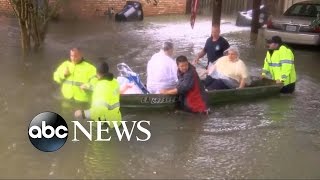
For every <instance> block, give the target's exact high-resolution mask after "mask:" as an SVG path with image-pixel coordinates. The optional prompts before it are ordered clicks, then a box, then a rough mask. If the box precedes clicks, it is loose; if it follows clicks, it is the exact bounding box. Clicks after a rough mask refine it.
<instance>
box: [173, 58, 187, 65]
mask: <svg viewBox="0 0 320 180" xmlns="http://www.w3.org/2000/svg"><path fill="white" fill-rule="evenodd" d="M182 62H188V59H187V57H186V56H178V57H177V59H176V63H177V65H178V64H179V63H182Z"/></svg>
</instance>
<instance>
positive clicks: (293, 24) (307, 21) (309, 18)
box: [264, 0, 320, 45]
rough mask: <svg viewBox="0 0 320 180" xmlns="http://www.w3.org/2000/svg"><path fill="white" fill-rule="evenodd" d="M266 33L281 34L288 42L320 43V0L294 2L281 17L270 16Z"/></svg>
mask: <svg viewBox="0 0 320 180" xmlns="http://www.w3.org/2000/svg"><path fill="white" fill-rule="evenodd" d="M264 35H265V38H267V39H269V38H270V37H272V36H275V35H277V36H280V37H281V38H282V40H283V41H284V42H287V43H293V44H306V45H320V1H319V0H318V1H316V0H313V1H303V2H299V3H296V4H293V5H292V6H291V7H290V8H288V9H287V10H286V11H285V13H284V14H283V15H281V16H280V17H278V18H270V20H269V21H268V22H267V28H266V29H265V32H264Z"/></svg>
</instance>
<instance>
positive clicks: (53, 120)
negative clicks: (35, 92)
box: [28, 112, 151, 152]
mask: <svg viewBox="0 0 320 180" xmlns="http://www.w3.org/2000/svg"><path fill="white" fill-rule="evenodd" d="M71 122H72V124H73V127H74V135H73V139H72V141H75V142H77V141H80V140H78V139H77V132H78V130H79V131H80V132H81V133H82V134H84V135H85V136H86V137H87V138H88V139H89V140H90V141H92V139H93V138H92V137H93V131H92V127H96V130H97V131H96V133H97V134H96V137H97V138H96V139H95V140H94V141H110V140H111V138H112V137H111V136H109V137H107V136H106V137H104V136H103V132H105V133H109V128H108V127H105V126H103V124H104V123H107V124H108V125H109V126H110V124H109V123H112V125H113V126H114V130H115V132H116V135H117V138H118V140H119V141H121V140H122V139H123V138H124V136H126V138H127V140H128V141H130V140H131V138H132V135H133V131H134V129H135V128H137V129H138V130H139V131H140V132H142V133H144V134H145V135H144V137H145V136H146V137H145V138H140V137H138V136H136V137H135V138H136V140H137V141H148V140H149V139H150V138H151V133H150V131H149V130H148V129H147V128H145V127H143V126H142V125H143V124H144V125H145V124H147V125H148V126H150V121H132V122H127V121H121V128H120V126H118V123H119V122H117V121H111V122H108V121H97V122H94V121H87V123H89V130H87V129H86V128H85V127H83V126H82V124H80V123H79V122H78V121H71ZM127 123H132V124H133V126H132V128H131V129H129V128H128V127H127ZM105 133H104V134H105ZM28 136H29V139H30V142H31V144H32V145H33V146H34V147H35V148H37V149H39V150H40V151H43V152H53V151H57V150H58V149H60V148H61V147H62V146H63V145H64V144H65V143H66V141H67V139H68V125H67V123H66V121H65V120H64V119H63V118H62V117H61V116H60V115H59V114H57V113H54V112H42V113H40V114H38V115H37V116H36V117H34V118H33V119H32V121H31V123H30V125H29V128H28Z"/></svg>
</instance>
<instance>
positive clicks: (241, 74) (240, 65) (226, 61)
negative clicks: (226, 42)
mask: <svg viewBox="0 0 320 180" xmlns="http://www.w3.org/2000/svg"><path fill="white" fill-rule="evenodd" d="M226 53H227V55H226V56H223V57H221V58H219V59H218V60H217V61H216V62H215V63H214V64H212V65H211V66H209V68H208V71H207V73H208V76H207V77H206V79H205V80H204V81H203V83H204V85H205V87H206V89H207V90H215V89H235V88H244V87H245V86H246V84H248V83H249V81H248V79H249V78H248V71H247V67H246V65H245V63H244V62H243V61H242V60H241V59H239V57H240V53H239V49H238V48H237V47H235V46H231V47H230V48H229V49H227V50H226Z"/></svg>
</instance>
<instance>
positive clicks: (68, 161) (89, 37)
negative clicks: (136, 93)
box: [0, 16, 320, 179]
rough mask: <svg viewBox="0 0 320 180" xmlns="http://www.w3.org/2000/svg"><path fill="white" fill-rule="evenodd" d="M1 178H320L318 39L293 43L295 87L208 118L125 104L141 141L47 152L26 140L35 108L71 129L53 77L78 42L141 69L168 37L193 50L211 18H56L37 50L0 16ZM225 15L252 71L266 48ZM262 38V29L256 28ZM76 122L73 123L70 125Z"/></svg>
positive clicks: (96, 57) (89, 52)
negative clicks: (24, 53) (143, 130)
mask: <svg viewBox="0 0 320 180" xmlns="http://www.w3.org/2000/svg"><path fill="white" fill-rule="evenodd" d="M0 24H1V26H0V60H1V66H0V73H1V76H0V83H1V86H0V115H1V116H0V132H1V136H0V137H1V141H0V148H1V149H0V152H1V153H0V160H1V162H2V163H1V164H0V178H19V179H20V178H29V179H34V178H46V179H47V178H73V179H74V178H88V179H89V178H94V179H97V178H113V179H114V178H137V179H141V178H144V179H153V178H156V179H159V178H161V179H162V178H183V179H187V178H193V179H194V178H201V179H206V178H262V179H265V178H271V179H274V178H286V179H288V178H290V179H291V178H300V179H302V178H303V179H305V178H316V179H319V178H320V171H319V167H320V122H319V120H320V73H319V70H318V69H319V68H318V67H319V65H320V61H319V55H320V52H319V48H318V47H309V46H308V47H305V46H297V47H294V48H295V52H296V69H297V74H298V83H297V89H296V92H295V93H294V94H293V95H290V96H280V97H274V98H269V99H263V100H257V101H252V102H244V103H236V104H229V105H222V106H217V107H212V109H213V113H212V114H210V115H209V117H208V118H205V117H199V116H196V115H190V114H174V113H173V112H163V111H161V112H160V111H157V110H154V111H130V112H125V111H124V112H123V119H124V120H127V121H141V120H146V121H150V122H151V125H150V127H148V129H149V130H150V132H151V134H152V136H151V138H150V140H149V141H147V142H137V141H130V142H128V141H122V142H119V141H116V140H114V141H110V142H94V141H93V142H90V141H89V140H87V139H86V138H85V137H84V136H83V137H81V139H80V142H72V141H71V139H72V137H71V135H70V134H72V133H70V134H69V135H70V137H69V139H68V141H67V142H66V144H65V145H64V146H63V147H62V148H61V149H60V150H58V151H56V152H53V153H44V152H41V151H39V150H37V149H35V148H34V147H33V146H32V144H31V143H30V141H29V138H28V135H27V128H28V125H29V123H30V121H31V120H32V118H33V117H34V116H36V115H37V114H38V113H40V112H43V111H54V112H57V113H59V114H60V115H62V116H63V117H64V119H66V121H67V123H68V126H69V130H70V129H72V128H70V127H72V124H71V121H72V120H74V119H73V117H72V114H73V112H74V110H76V109H77V108H78V105H77V104H72V103H69V104H68V103H66V102H64V101H62V100H61V98H60V96H59V87H58V86H57V85H56V84H55V83H54V82H53V80H52V74H53V71H54V70H55V68H56V67H57V66H58V65H59V64H60V63H61V62H62V61H63V60H64V59H65V58H67V57H68V51H69V49H70V48H71V47H73V46H76V47H80V48H82V49H83V50H84V53H85V57H86V58H88V59H90V60H91V61H92V62H93V63H97V62H99V61H100V60H106V61H108V62H109V64H110V65H111V67H112V70H113V72H115V74H116V69H115V65H116V64H117V63H120V62H125V63H127V64H129V65H130V66H131V67H132V68H133V70H134V71H137V72H139V73H140V74H141V76H142V78H143V79H145V69H146V63H147V61H148V60H149V58H150V57H151V56H152V54H153V53H156V52H158V51H159V48H160V47H161V44H162V42H163V41H165V40H168V39H171V40H172V41H173V42H174V43H175V46H176V56H177V55H180V54H183V55H186V56H187V57H189V58H190V59H193V58H194V57H195V54H196V53H197V52H198V51H199V50H200V49H201V47H203V46H204V43H205V41H206V38H207V37H208V36H209V34H210V25H211V20H210V18H208V17H199V18H197V22H196V24H195V28H194V29H193V30H192V29H191V28H190V25H189V21H188V17H187V16H161V17H148V18H145V20H144V21H143V22H130V23H114V22H111V21H106V20H101V19H99V20H96V21H94V22H73V23H71V22H69V23H66V22H59V23H52V24H51V26H50V32H49V34H48V36H47V39H46V43H45V45H44V47H43V49H42V50H41V51H39V52H38V53H37V54H35V55H32V56H31V57H29V58H26V59H23V58H22V57H21V53H20V52H21V51H20V49H19V47H20V44H19V43H20V42H19V28H18V26H17V24H16V22H15V21H14V20H12V19H5V18H0ZM233 24H234V23H233V22H232V21H231V22H229V21H226V22H225V23H224V24H223V25H222V26H221V31H222V35H223V36H224V37H225V38H227V39H228V40H229V42H230V44H233V45H237V46H239V48H240V49H241V58H242V59H243V60H244V61H245V62H246V63H247V65H248V67H249V69H250V73H251V74H252V75H259V73H260V71H261V66H262V63H263V58H264V55H265V49H264V45H263V43H261V42H262V41H261V40H260V41H259V39H258V41H256V40H254V38H252V37H251V36H250V30H249V28H239V27H236V26H234V25H233ZM260 38H261V37H260ZM70 131H71V132H73V130H70Z"/></svg>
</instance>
